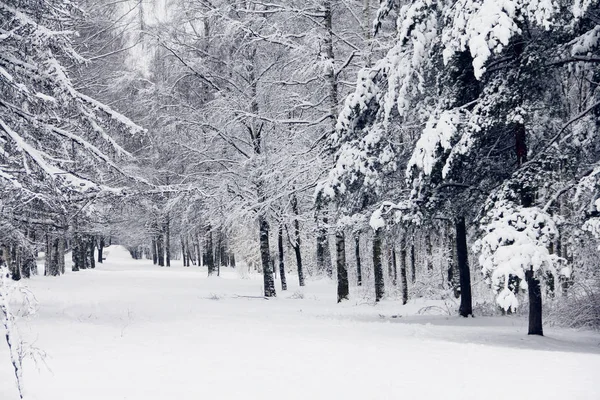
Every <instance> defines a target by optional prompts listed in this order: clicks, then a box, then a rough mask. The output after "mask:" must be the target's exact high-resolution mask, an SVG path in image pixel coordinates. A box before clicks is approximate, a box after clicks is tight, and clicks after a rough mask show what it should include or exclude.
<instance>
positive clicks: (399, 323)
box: [0, 246, 600, 400]
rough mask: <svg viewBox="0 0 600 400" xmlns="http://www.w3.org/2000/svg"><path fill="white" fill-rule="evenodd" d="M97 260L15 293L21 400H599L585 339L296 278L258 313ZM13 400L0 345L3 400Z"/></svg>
mask: <svg viewBox="0 0 600 400" xmlns="http://www.w3.org/2000/svg"><path fill="white" fill-rule="evenodd" d="M107 253H108V254H107V260H106V262H105V263H104V264H102V265H98V267H97V268H96V269H95V270H87V271H80V272H77V273H71V272H69V273H67V274H66V275H65V276H62V277H58V278H49V277H43V276H39V277H35V278H33V279H31V280H29V281H27V282H25V283H26V284H27V285H28V286H29V288H30V289H31V290H32V291H33V293H34V294H35V296H36V297H37V300H38V301H39V310H38V313H37V314H36V315H34V316H33V317H30V318H27V319H20V320H19V326H20V331H21V335H22V336H23V338H24V339H25V340H26V341H27V342H28V343H30V344H32V345H33V346H35V347H37V348H39V349H41V350H43V351H44V352H45V353H46V354H47V357H46V360H45V365H43V364H39V365H35V364H34V363H33V362H32V361H26V364H25V371H24V377H25V389H26V395H27V396H26V398H29V399H36V400H117V399H128V400H165V399H177V400H186V399H190V400H192V399H194V400H196V399H202V398H211V399H259V398H261V399H262V398H277V399H400V398H410V399H459V398H460V399H462V400H464V399H508V398H511V399H525V398H527V399H544V400H547V399H561V400H565V399H595V400H597V399H600V380H599V379H598V372H599V371H600V335H598V334H595V333H590V332H577V331H573V330H566V329H559V328H546V335H547V336H546V337H529V336H527V335H526V333H527V324H526V320H524V319H523V318H520V317H504V318H485V317H479V318H469V319H462V318H459V317H454V316H451V317H449V316H442V315H437V316H434V315H426V316H424V315H416V314H417V312H418V310H420V309H422V308H423V307H424V306H425V305H426V304H425V303H410V304H408V305H406V306H402V305H400V304H399V303H398V302H395V301H384V302H382V303H381V304H378V305H376V306H374V305H372V304H369V303H368V302H367V301H365V300H363V299H362V297H361V296H359V295H358V294H355V300H353V301H349V302H346V303H345V304H341V305H337V304H335V286H334V284H333V283H332V282H331V281H329V280H319V281H309V282H308V283H307V286H306V287H305V288H304V290H303V291H302V292H301V291H300V290H299V288H298V286H297V282H296V280H295V277H294V276H290V277H289V278H288V281H289V286H290V289H289V290H288V291H287V292H281V291H279V292H278V296H279V297H278V298H276V299H270V300H266V299H264V298H262V297H261V293H262V281H261V277H260V276H250V277H246V278H244V279H242V277H241V276H240V274H239V273H238V272H236V271H234V270H231V269H225V270H223V271H222V276H221V277H215V278H210V279H209V278H206V270H205V269H203V268H198V267H190V268H183V267H180V266H174V267H172V268H159V267H156V266H153V265H152V264H151V263H148V262H147V261H134V260H131V259H130V257H129V254H128V253H127V252H126V251H124V250H123V249H121V248H119V247H116V246H113V247H111V248H109V249H108V251H107ZM175 263H177V264H180V262H175ZM278 289H279V286H278ZM356 299H358V300H356ZM427 304H430V303H427ZM440 309H441V308H440ZM440 309H437V310H438V311H439V310H440ZM17 397H18V396H17V393H16V390H15V389H14V384H13V372H12V370H11V365H10V362H9V358H8V351H7V349H6V345H5V343H4V342H2V343H0V399H1V400H12V399H17Z"/></svg>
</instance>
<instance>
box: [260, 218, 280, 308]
mask: <svg viewBox="0 0 600 400" xmlns="http://www.w3.org/2000/svg"><path fill="white" fill-rule="evenodd" d="M258 225H259V241H260V258H261V261H262V268H263V281H264V286H265V297H275V296H276V293H275V279H274V278H273V270H272V269H271V260H270V257H271V254H270V253H269V223H268V222H267V220H266V219H265V218H264V217H263V216H260V217H258Z"/></svg>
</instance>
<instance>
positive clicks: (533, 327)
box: [525, 268, 544, 336]
mask: <svg viewBox="0 0 600 400" xmlns="http://www.w3.org/2000/svg"><path fill="white" fill-rule="evenodd" d="M525 279H526V280H527V292H528V293H529V332H528V334H529V335H540V336H544V331H543V328H542V290H541V288H540V281H539V279H537V278H535V276H534V273H533V269H531V268H530V269H529V270H528V271H525Z"/></svg>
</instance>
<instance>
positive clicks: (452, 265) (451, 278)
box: [448, 229, 460, 299]
mask: <svg viewBox="0 0 600 400" xmlns="http://www.w3.org/2000/svg"><path fill="white" fill-rule="evenodd" d="M450 231H452V229H450ZM455 243H456V239H455V237H454V235H453V234H452V233H451V232H450V233H449V235H448V244H449V248H448V284H449V285H450V288H452V292H453V294H454V297H455V298H457V299H458V298H459V297H460V273H459V271H458V267H457V261H456V259H457V255H456V246H455V245H454V244H455Z"/></svg>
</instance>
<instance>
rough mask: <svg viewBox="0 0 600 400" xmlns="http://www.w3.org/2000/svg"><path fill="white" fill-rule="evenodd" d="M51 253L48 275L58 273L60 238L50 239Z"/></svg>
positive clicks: (56, 274)
mask: <svg viewBox="0 0 600 400" xmlns="http://www.w3.org/2000/svg"><path fill="white" fill-rule="evenodd" d="M51 253H52V255H51V257H50V260H51V262H50V275H51V276H58V275H60V260H59V258H60V253H61V252H60V238H58V237H57V238H54V239H52V246H51Z"/></svg>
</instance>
